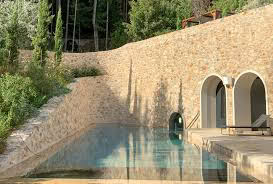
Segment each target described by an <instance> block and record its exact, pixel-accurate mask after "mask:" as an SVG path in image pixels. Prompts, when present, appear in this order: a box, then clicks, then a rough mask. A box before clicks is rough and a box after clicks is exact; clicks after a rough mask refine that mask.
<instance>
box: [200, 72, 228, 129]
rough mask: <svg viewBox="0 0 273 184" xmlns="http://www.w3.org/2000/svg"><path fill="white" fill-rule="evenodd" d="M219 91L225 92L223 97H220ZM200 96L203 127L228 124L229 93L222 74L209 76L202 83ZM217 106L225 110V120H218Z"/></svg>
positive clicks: (223, 118)
mask: <svg viewBox="0 0 273 184" xmlns="http://www.w3.org/2000/svg"><path fill="white" fill-rule="evenodd" d="M219 91H220V92H221V91H222V92H223V93H222V94H221V98H218V92H219ZM200 97H201V99H200V106H201V107H200V109H201V111H200V114H201V128H216V127H221V126H223V125H226V109H227V103H226V101H227V93H226V87H225V86H224V85H223V81H222V78H221V76H219V75H217V74H212V75H209V76H207V77H206V78H205V80H204V81H203V83H202V85H201V94H200ZM221 99H223V101H222V100H221ZM219 100H220V101H219ZM219 104H220V106H219ZM217 106H219V107H220V110H221V111H223V113H222V114H223V115H224V116H223V117H222V121H223V122H218V119H219V118H217V114H218V112H217V111H218V110H219V107H218V108H217Z"/></svg>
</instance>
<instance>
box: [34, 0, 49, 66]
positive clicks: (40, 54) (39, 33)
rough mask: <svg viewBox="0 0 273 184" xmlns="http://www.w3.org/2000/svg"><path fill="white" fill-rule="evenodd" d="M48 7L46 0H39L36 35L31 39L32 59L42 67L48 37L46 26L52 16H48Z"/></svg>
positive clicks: (44, 61) (45, 56)
mask: <svg viewBox="0 0 273 184" xmlns="http://www.w3.org/2000/svg"><path fill="white" fill-rule="evenodd" d="M50 8H51V6H49V5H48V0H41V1H40V4H39V13H38V25H37V28H36V35H35V37H34V38H33V41H32V44H33V47H34V50H33V56H32V60H33V62H34V63H36V64H38V65H39V66H42V67H44V66H45V64H46V59H47V47H48V39H49V31H48V26H49V24H50V22H51V20H52V18H53V17H52V16H50Z"/></svg>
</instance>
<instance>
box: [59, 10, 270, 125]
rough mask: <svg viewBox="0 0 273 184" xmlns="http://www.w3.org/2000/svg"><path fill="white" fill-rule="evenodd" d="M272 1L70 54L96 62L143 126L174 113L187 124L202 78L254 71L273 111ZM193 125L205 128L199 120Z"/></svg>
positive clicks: (196, 107) (73, 60) (72, 59)
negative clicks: (165, 31) (110, 46)
mask: <svg viewBox="0 0 273 184" xmlns="http://www.w3.org/2000/svg"><path fill="white" fill-rule="evenodd" d="M272 17H273V5H269V6H266V7H262V8H259V9H254V10H251V11H247V12H243V13H240V14H237V15H233V16H229V17H225V18H222V19H218V20H215V21H212V22H208V23H205V24H202V25H198V26H194V27H190V28H187V29H184V30H181V31H175V32H172V33H169V34H165V35H162V36H158V37H154V38H151V39H148V40H144V41H140V42H135V43H130V44H127V45H125V46H123V47H121V48H119V49H116V50H112V51H107V52H106V51H105V52H96V53H83V54H66V55H65V58H64V59H65V61H66V64H69V65H71V66H75V67H77V66H79V65H96V66H98V67H100V68H101V69H102V70H104V71H105V72H106V73H107V75H108V76H109V77H110V80H111V81H112V82H109V84H107V85H109V86H110V87H111V88H113V89H115V90H114V91H115V92H116V94H117V95H118V96H119V98H120V99H122V100H123V101H124V100H125V101H126V103H127V104H128V108H129V110H130V112H131V113H132V114H134V115H135V116H136V117H137V118H138V119H139V120H140V123H141V124H145V125H148V126H168V119H169V117H170V115H171V113H172V112H180V113H181V114H183V118H184V122H185V124H186V125H189V124H190V123H191V122H192V120H193V119H194V117H195V116H196V115H197V117H198V113H200V93H201V88H202V84H203V81H204V80H205V79H206V78H207V77H208V76H211V75H215V76H220V77H223V76H230V77H232V78H233V79H237V78H238V77H239V76H240V74H242V73H244V72H246V71H251V72H255V73H258V74H259V76H260V77H261V78H262V79H263V80H264V82H265V86H266V93H267V103H268V104H267V105H268V106H267V108H268V112H267V113H268V114H273V86H272V83H273V75H272V73H273V69H272V65H273V54H272V50H273V34H272V30H273V18H272ZM226 93H227V97H226V101H227V124H230V125H232V124H234V121H233V119H234V117H233V111H234V108H233V105H234V102H233V88H232V87H231V88H226ZM200 119H201V118H200V117H199V119H198V120H197V121H196V123H195V124H194V126H193V127H201V121H200Z"/></svg>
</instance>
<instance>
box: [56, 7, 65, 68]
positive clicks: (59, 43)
mask: <svg viewBox="0 0 273 184" xmlns="http://www.w3.org/2000/svg"><path fill="white" fill-rule="evenodd" d="M62 26H63V21H62V10H61V8H59V11H58V16H57V22H56V30H55V37H54V39H55V49H54V50H55V64H56V66H58V65H60V63H61V61H62V50H63V27H62Z"/></svg>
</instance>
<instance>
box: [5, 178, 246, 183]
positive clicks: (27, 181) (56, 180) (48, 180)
mask: <svg viewBox="0 0 273 184" xmlns="http://www.w3.org/2000/svg"><path fill="white" fill-rule="evenodd" d="M2 183H3V184H34V183H35V184H204V183H205V184H223V182H215V181H211V182H210V181H206V182H203V181H165V180H161V181H160V180H120V179H115V180H107V179H106V180H96V179H53V178H52V179H50V178H49V179H19V180H17V179H14V180H9V181H7V180H2V181H1V180H0V184H2ZM228 184H231V183H228ZM237 184H251V183H247V182H237Z"/></svg>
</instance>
